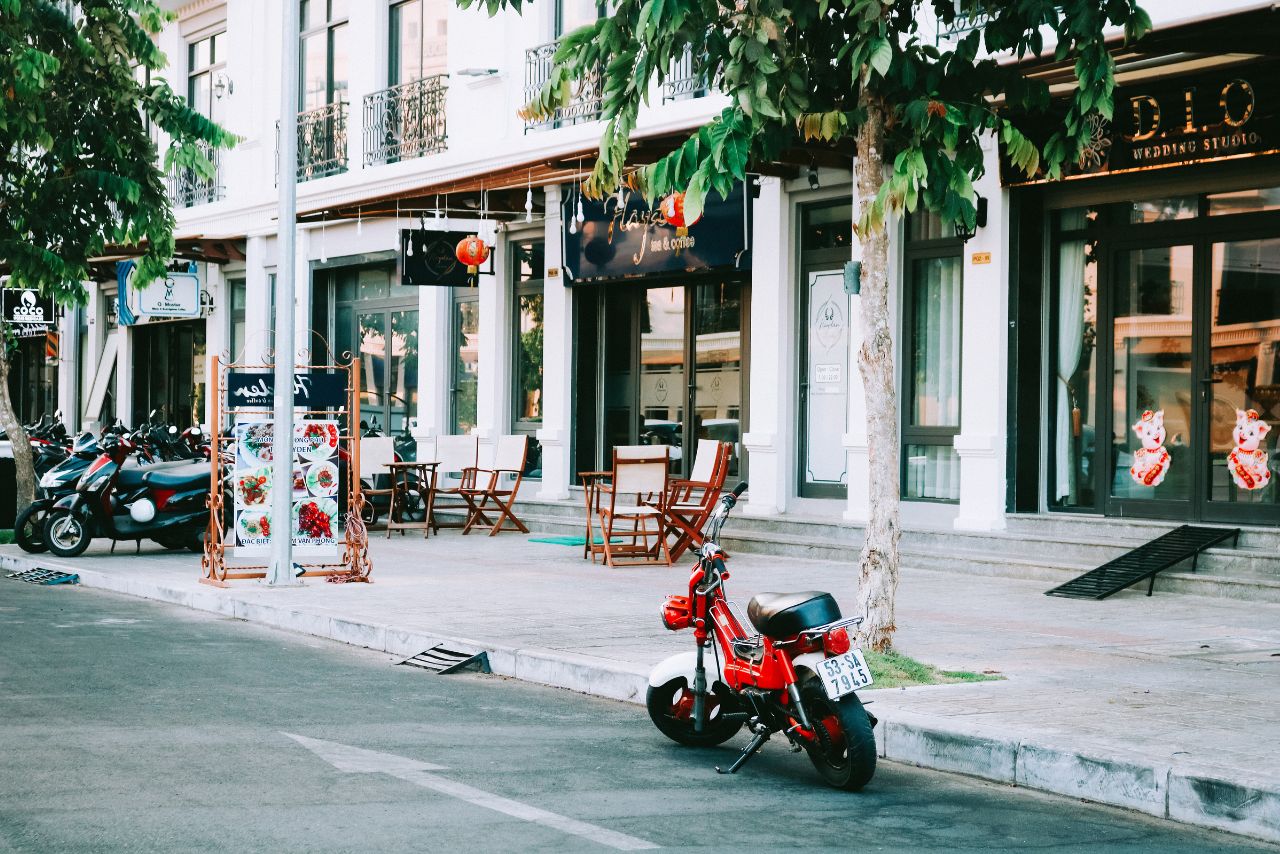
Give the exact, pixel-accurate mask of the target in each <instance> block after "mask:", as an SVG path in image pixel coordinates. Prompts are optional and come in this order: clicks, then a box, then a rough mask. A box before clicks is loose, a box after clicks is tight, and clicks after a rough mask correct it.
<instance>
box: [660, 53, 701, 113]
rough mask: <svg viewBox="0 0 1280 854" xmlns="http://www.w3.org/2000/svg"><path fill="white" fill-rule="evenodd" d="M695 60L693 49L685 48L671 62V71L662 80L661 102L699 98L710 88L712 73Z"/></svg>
mask: <svg viewBox="0 0 1280 854" xmlns="http://www.w3.org/2000/svg"><path fill="white" fill-rule="evenodd" d="M702 64H703V63H701V62H695V61H694V58H693V51H691V50H689V49H688V48H685V51H684V53H683V54H681V56H680V58H679V59H677V60H676V61H675V62H673V63H672V64H671V73H670V74H668V75H667V79H666V80H664V81H663V82H662V103H664V104H665V103H667V102H668V101H684V100H687V99H689V98H701V97H702V96H703V95H705V94H707V90H708V89H709V88H711V79H712V75H710V74H708V73H707V70H706V69H705V68H702V67H701V66H702Z"/></svg>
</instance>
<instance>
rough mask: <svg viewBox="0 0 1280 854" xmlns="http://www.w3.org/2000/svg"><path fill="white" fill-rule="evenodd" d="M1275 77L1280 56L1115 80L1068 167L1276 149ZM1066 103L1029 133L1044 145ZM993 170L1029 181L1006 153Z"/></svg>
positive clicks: (1126, 166)
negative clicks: (1110, 102) (1123, 82)
mask: <svg viewBox="0 0 1280 854" xmlns="http://www.w3.org/2000/svg"><path fill="white" fill-rule="evenodd" d="M1277 81H1280V63H1277V62H1266V63H1257V64H1252V65H1248V66H1245V67H1236V68H1232V69H1228V70H1225V71H1216V72H1202V73H1197V74H1194V75H1183V76H1179V77H1173V78H1166V79H1163V80H1152V81H1150V82H1146V83H1142V84H1138V85H1134V86H1124V87H1117V89H1116V90H1115V96H1114V97H1115V101H1114V104H1115V106H1114V110H1113V119H1112V120H1110V121H1108V120H1106V119H1104V118H1102V117H1101V116H1095V117H1094V118H1092V119H1091V120H1090V121H1091V125H1090V128H1091V132H1092V137H1091V140H1090V142H1089V144H1088V146H1087V147H1086V148H1085V151H1084V155H1083V157H1082V158H1081V160H1080V162H1079V163H1077V164H1075V165H1074V166H1073V167H1072V168H1070V169H1068V170H1067V174H1068V175H1072V176H1080V175H1092V174H1107V173H1114V172H1126V171H1131V170H1135V169H1142V168H1151V167H1160V166H1174V165H1181V164H1190V163H1201V162H1205V161H1210V160H1217V159H1221V158H1226V157H1237V156H1241V155H1249V154H1263V153H1269V152H1274V151H1278V150H1280V91H1277V89H1278V88H1280V87H1277V85H1276V83H1277ZM1065 109H1066V105H1065V102H1063V103H1059V104H1057V105H1055V108H1054V109H1053V110H1051V112H1050V113H1049V114H1046V115H1045V116H1044V117H1042V118H1039V119H1037V120H1035V121H1034V123H1033V125H1032V127H1031V128H1030V130H1031V133H1030V134H1029V136H1030V138H1031V139H1032V140H1033V141H1035V142H1037V143H1039V144H1043V143H1044V141H1045V140H1047V139H1048V137H1049V135H1050V134H1051V133H1052V132H1053V131H1054V129H1055V128H1056V127H1061V124H1062V117H1063V115H1064V114H1065ZM1000 171H1001V177H1002V179H1003V180H1004V182H1005V183H1006V184H1021V183H1028V181H1027V178H1026V176H1025V175H1023V174H1022V173H1021V171H1019V170H1018V169H1017V168H1016V167H1013V166H1012V165H1011V164H1010V163H1009V162H1008V159H1007V158H1006V157H1002V158H1001V163H1000ZM1042 177H1043V176H1037V177H1036V179H1035V180H1041V179H1042ZM1033 183H1034V181H1033Z"/></svg>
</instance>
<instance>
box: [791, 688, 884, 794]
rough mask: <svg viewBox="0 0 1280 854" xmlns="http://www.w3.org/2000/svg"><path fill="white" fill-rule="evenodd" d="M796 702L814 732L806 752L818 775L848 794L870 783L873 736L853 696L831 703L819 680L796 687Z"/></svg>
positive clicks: (862, 710)
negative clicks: (798, 701)
mask: <svg viewBox="0 0 1280 854" xmlns="http://www.w3.org/2000/svg"><path fill="white" fill-rule="evenodd" d="M800 699H801V702H803V703H804V710H805V712H806V713H807V714H808V715H809V722H810V723H812V724H813V726H814V729H815V730H816V731H817V736H818V738H817V741H815V742H814V743H813V744H812V745H810V746H809V747H808V753H809V761H810V762H812V763H813V767H814V768H816V769H817V771H818V774H819V776H821V777H822V779H823V780H826V781H827V783H828V784H830V785H832V786H835V787H836V788H837V789H847V790H848V791H850V792H856V791H858V790H859V789H861V788H862V787H863V786H865V785H867V783H869V782H871V778H872V776H873V775H874V774H875V773H876V736H875V733H873V732H872V731H871V719H870V718H869V717H867V710H866V709H864V708H862V701H861V700H859V699H858V697H857V695H856V694H846V695H845V696H843V697H841V698H840V699H839V700H832V699H831V698H830V697H828V696H827V692H826V690H824V689H823V687H822V683H821V682H820V681H818V680H817V679H810V680H808V681H807V682H806V683H805V684H804V685H803V686H802V687H801V688H800Z"/></svg>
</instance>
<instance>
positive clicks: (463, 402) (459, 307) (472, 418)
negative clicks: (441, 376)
mask: <svg viewBox="0 0 1280 854" xmlns="http://www.w3.org/2000/svg"><path fill="white" fill-rule="evenodd" d="M450 326H451V335H450V340H451V342H452V353H453V357H452V363H453V364H452V365H451V367H450V383H449V392H450V393H449V397H450V400H449V414H450V422H451V423H450V428H451V429H450V432H451V433H456V434H463V433H470V432H471V431H472V430H474V429H475V427H476V423H477V411H476V402H477V400H478V399H479V391H480V294H479V293H478V292H477V291H476V290H475V289H474V288H466V289H461V288H455V289H454V295H453V310H452V314H451V323H450Z"/></svg>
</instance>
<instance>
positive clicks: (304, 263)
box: [288, 228, 314, 364]
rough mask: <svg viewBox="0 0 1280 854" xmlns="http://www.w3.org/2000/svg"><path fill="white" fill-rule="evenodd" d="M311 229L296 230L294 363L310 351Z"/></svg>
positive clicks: (292, 356) (312, 240) (290, 355)
mask: <svg viewBox="0 0 1280 854" xmlns="http://www.w3.org/2000/svg"><path fill="white" fill-rule="evenodd" d="M312 231H313V230H312V229H305V228H299V229H297V232H296V233H297V237H296V238H295V239H296V240H297V244H296V248H297V251H296V252H295V253H294V257H295V258H296V259H297V260H296V261H295V262H294V268H293V273H294V275H293V349H292V350H291V351H289V354H288V356H289V358H291V359H293V360H294V361H295V364H296V362H297V359H298V353H299V352H300V351H302V350H309V349H311V260H310V259H311V245H312V243H313V242H314V238H313V235H312Z"/></svg>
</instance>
